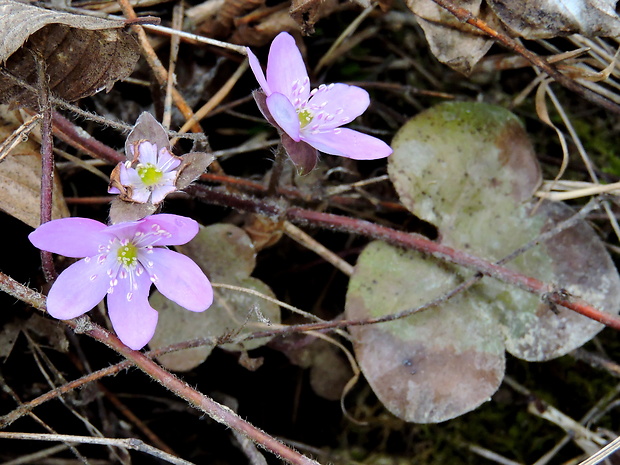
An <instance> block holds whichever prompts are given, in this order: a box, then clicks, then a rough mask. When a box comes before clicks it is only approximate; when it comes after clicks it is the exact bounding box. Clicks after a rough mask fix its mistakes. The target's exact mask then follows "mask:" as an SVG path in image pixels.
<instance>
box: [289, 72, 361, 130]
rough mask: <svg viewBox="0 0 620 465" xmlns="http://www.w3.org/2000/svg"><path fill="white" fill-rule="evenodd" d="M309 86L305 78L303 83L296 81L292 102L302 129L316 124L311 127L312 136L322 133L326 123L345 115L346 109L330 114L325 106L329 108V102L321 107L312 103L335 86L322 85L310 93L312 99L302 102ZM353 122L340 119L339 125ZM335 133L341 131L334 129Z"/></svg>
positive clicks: (339, 109)
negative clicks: (316, 96) (302, 94)
mask: <svg viewBox="0 0 620 465" xmlns="http://www.w3.org/2000/svg"><path fill="white" fill-rule="evenodd" d="M307 84H308V78H305V79H304V81H303V82H301V83H300V82H299V80H295V81H294V82H293V84H292V86H291V87H292V96H293V101H292V102H291V103H292V104H293V106H294V107H295V109H296V110H297V116H298V118H299V124H300V128H301V129H305V128H306V127H307V126H309V125H310V123H314V124H312V125H310V127H309V130H310V131H311V132H312V134H318V133H319V132H321V126H322V125H323V124H324V123H331V122H332V121H334V119H336V118H337V117H338V116H340V115H341V114H342V113H344V108H338V109H337V110H336V111H335V112H334V113H328V112H326V111H325V110H324V108H325V106H327V103H328V102H327V101H324V102H322V103H321V104H320V105H316V104H313V103H312V98H313V97H314V96H315V95H317V94H320V93H323V92H326V91H328V90H331V89H332V88H333V87H334V84H329V85H325V84H321V85H320V86H319V87H317V88H315V89H312V90H311V91H310V97H309V98H308V99H306V100H302V99H301V97H300V95H301V93H302V92H303V91H304V90H305V86H306V85H307ZM350 121H351V119H350V118H347V117H345V118H340V121H339V124H346V123H349V122H350ZM333 131H334V132H336V133H339V132H340V129H338V128H336V129H333Z"/></svg>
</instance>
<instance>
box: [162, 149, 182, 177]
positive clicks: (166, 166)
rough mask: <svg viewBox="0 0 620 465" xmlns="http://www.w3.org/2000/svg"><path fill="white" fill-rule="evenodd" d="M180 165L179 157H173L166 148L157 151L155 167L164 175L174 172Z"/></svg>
mask: <svg viewBox="0 0 620 465" xmlns="http://www.w3.org/2000/svg"><path fill="white" fill-rule="evenodd" d="M180 164H181V159H180V158H179V157H175V156H174V155H172V154H171V153H170V151H169V150H168V149H167V148H162V149H161V150H160V151H159V157H158V159H157V167H158V168H159V169H160V170H162V171H163V172H164V173H168V172H170V171H172V170H174V169H175V168H176V167H178V166H179V165H180Z"/></svg>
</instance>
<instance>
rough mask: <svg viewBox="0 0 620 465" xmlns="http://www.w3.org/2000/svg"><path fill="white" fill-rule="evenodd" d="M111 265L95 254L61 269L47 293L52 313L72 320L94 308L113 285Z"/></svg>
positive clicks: (56, 316)
mask: <svg viewBox="0 0 620 465" xmlns="http://www.w3.org/2000/svg"><path fill="white" fill-rule="evenodd" d="M108 268H109V266H107V264H105V263H103V264H100V263H98V262H97V260H96V259H95V258H92V259H84V260H80V261H79V262H76V263H74V264H73V265H71V266H70V267H69V268H67V269H66V270H65V271H63V272H62V273H60V276H58V279H56V281H55V282H54V284H53V285H52V288H51V289H50V292H49V294H48V296H47V311H48V313H49V314H50V315H52V316H53V317H54V318H58V319H59V320H70V319H71V318H75V317H77V316H80V315H82V314H84V313H86V312H87V311H89V310H90V309H92V308H93V307H94V306H95V305H97V304H98V303H99V302H101V300H102V299H103V298H104V297H105V295H106V292H107V290H108V288H109V287H110V278H109V277H108V275H107V273H106V272H107V270H108Z"/></svg>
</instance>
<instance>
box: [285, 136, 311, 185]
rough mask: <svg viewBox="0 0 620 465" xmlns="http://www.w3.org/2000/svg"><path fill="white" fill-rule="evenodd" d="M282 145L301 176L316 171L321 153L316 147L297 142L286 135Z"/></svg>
mask: <svg viewBox="0 0 620 465" xmlns="http://www.w3.org/2000/svg"><path fill="white" fill-rule="evenodd" d="M282 145H283V146H284V149H285V150H286V153H288V156H289V157H290V159H291V161H292V162H293V163H294V164H295V167H296V168H297V171H298V172H299V174H300V175H305V174H308V173H309V172H310V171H312V170H313V169H314V167H315V166H316V162H317V161H318V159H319V153H318V152H317V151H316V149H315V148H314V147H312V146H311V145H309V144H306V143H305V142H303V141H300V142H295V141H294V140H293V139H291V138H290V137H289V136H288V135H287V134H286V133H285V134H282Z"/></svg>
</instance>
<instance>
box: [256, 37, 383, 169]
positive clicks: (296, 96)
mask: <svg viewBox="0 0 620 465" xmlns="http://www.w3.org/2000/svg"><path fill="white" fill-rule="evenodd" d="M247 52H248V57H249V60H250V67H251V68H252V71H253V72H254V76H256V79H257V80H258V83H259V84H260V86H261V88H262V92H260V91H258V92H256V93H255V94H254V97H255V99H256V102H257V104H258V106H259V108H260V110H261V112H262V113H263V115H264V116H265V118H267V120H268V121H269V122H270V123H271V124H273V125H274V126H276V127H277V128H278V129H279V130H280V131H281V136H282V144H283V145H284V148H285V149H286V151H287V152H288V154H289V156H290V157H291V159H292V160H293V162H294V163H295V164H296V165H297V166H298V167H299V168H301V169H302V171H305V172H306V171H309V170H311V169H312V168H313V167H314V165H315V163H316V160H317V155H318V154H317V150H320V151H321V152H325V153H328V154H331V155H339V156H342V157H347V158H353V159H355V160H374V159H377V158H384V157H387V156H388V155H389V154H391V153H392V149H391V148H390V146H389V145H387V144H386V143H385V142H383V141H382V140H380V139H377V138H376V137H372V136H369V135H367V134H363V133H361V132H358V131H354V130H352V129H347V128H341V127H340V126H342V125H343V124H347V123H350V122H351V121H353V120H354V119H355V118H357V117H358V116H359V115H361V114H362V113H364V111H366V108H368V105H369V104H370V98H369V96H368V92H366V91H365V90H364V89H361V88H359V87H356V86H350V85H347V84H329V85H321V86H319V87H318V88H316V89H313V90H310V80H309V78H308V73H307V71H306V65H305V64H304V61H303V58H302V56H301V53H300V52H299V49H298V48H297V45H296V44H295V40H294V39H293V37H292V36H291V35H290V34H288V33H286V32H281V33H280V34H278V36H277V37H276V38H275V39H274V40H273V42H272V43H271V48H270V49H269V58H268V61H267V75H266V76H265V74H264V73H263V70H262V68H261V66H260V63H259V61H258V59H257V58H256V56H255V55H254V54H253V53H252V51H251V50H250V49H247Z"/></svg>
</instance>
